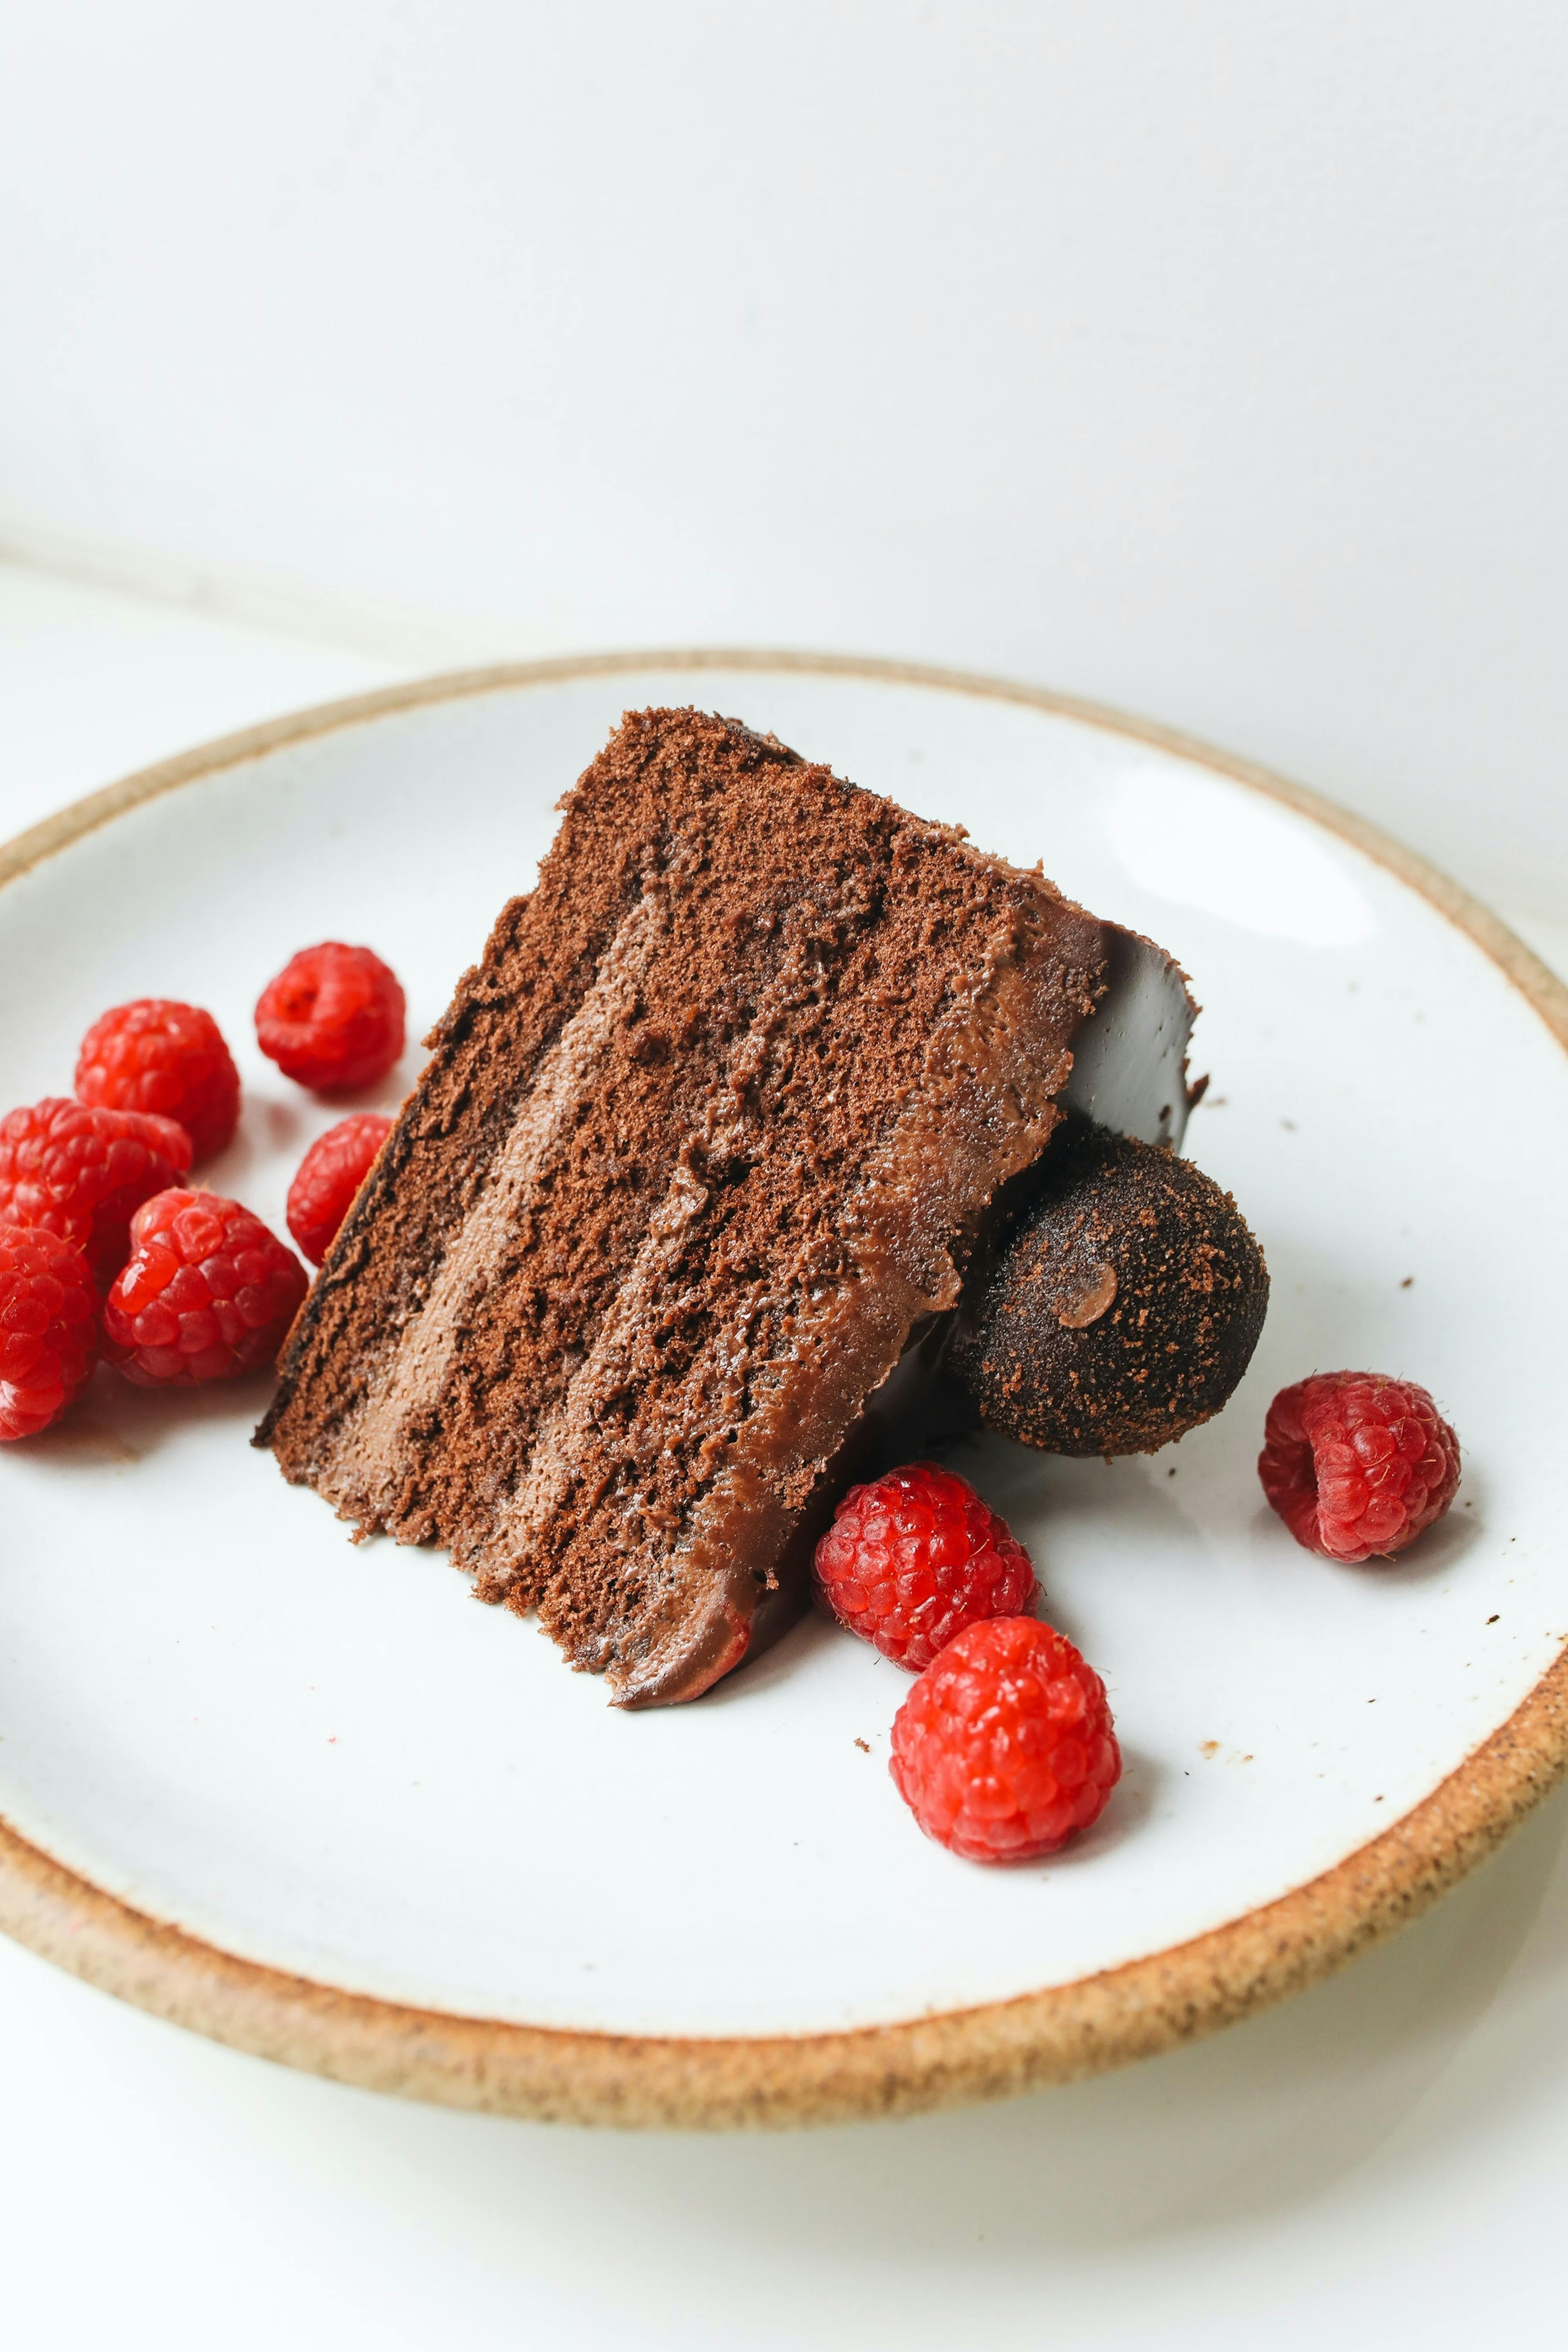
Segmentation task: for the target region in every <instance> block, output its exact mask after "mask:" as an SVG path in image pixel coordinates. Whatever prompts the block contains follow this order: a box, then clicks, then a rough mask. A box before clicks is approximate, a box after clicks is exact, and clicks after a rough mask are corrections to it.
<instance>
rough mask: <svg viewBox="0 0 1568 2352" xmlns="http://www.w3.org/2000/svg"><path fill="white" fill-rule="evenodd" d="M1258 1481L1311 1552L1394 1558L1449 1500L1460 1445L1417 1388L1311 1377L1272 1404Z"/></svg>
mask: <svg viewBox="0 0 1568 2352" xmlns="http://www.w3.org/2000/svg"><path fill="white" fill-rule="evenodd" d="M1258 1476H1259V1478H1261V1479H1262V1481H1263V1491H1264V1493H1265V1494H1266V1495H1267V1496H1268V1500H1269V1502H1270V1504H1271V1505H1272V1506H1273V1507H1274V1509H1275V1510H1277V1511H1278V1512H1279V1516H1280V1517H1281V1518H1282V1519H1283V1520H1284V1522H1285V1524H1286V1526H1287V1527H1288V1528H1289V1530H1290V1532H1291V1534H1292V1535H1293V1536H1294V1537H1295V1538H1296V1541H1297V1542H1298V1543H1299V1544H1305V1546H1306V1548H1307V1549H1308V1550H1309V1551H1319V1552H1322V1553H1324V1554H1325V1555H1326V1556H1327V1557H1328V1558H1329V1559H1342V1560H1347V1561H1354V1560H1363V1559H1393V1557H1394V1553H1395V1552H1396V1551H1403V1550H1404V1549H1405V1545H1406V1544H1410V1543H1414V1542H1415V1538H1416V1537H1417V1536H1418V1535H1420V1534H1421V1533H1422V1531H1423V1530H1424V1529H1425V1528H1429V1527H1430V1526H1431V1525H1432V1524H1433V1522H1434V1520H1436V1519H1440V1518H1441V1517H1442V1516H1443V1514H1444V1512H1445V1511H1446V1510H1447V1507H1448V1506H1449V1504H1450V1503H1451V1502H1452V1501H1453V1499H1454V1494H1455V1490H1456V1488H1457V1487H1458V1483H1459V1441H1458V1438H1457V1437H1456V1436H1455V1434H1454V1433H1453V1431H1452V1430H1451V1429H1450V1428H1449V1426H1448V1424H1447V1422H1446V1421H1445V1420H1444V1419H1443V1416H1442V1414H1441V1413H1440V1412H1438V1410H1437V1408H1436V1405H1435V1404H1434V1403H1433V1402H1432V1399H1431V1397H1430V1396H1429V1395H1428V1394H1427V1392H1426V1390H1425V1389H1423V1388H1417V1386H1416V1385H1415V1381H1391V1380H1385V1379H1384V1377H1383V1375H1382V1374H1381V1373H1379V1372H1315V1373H1314V1374H1313V1375H1312V1377H1311V1379H1310V1380H1309V1381H1297V1382H1296V1385H1295V1387H1294V1388H1289V1389H1281V1390H1280V1391H1279V1395H1278V1396H1277V1397H1276V1398H1275V1400H1274V1402H1273V1403H1272V1404H1271V1405H1270V1406H1269V1408H1268V1419H1267V1421H1266V1422H1265V1423H1264V1426H1263V1451H1262V1453H1261V1454H1259V1455H1258Z"/></svg>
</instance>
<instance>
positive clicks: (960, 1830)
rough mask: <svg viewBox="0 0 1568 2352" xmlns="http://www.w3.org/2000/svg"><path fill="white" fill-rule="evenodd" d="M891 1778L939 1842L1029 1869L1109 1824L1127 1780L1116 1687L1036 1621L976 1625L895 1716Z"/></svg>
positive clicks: (976, 1857) (980, 1858) (978, 1858)
mask: <svg viewBox="0 0 1568 2352" xmlns="http://www.w3.org/2000/svg"><path fill="white" fill-rule="evenodd" d="M888 1769H889V1771H890V1772H891V1774H892V1776H893V1779H894V1780H895V1781H896V1782H897V1783H898V1789H899V1794H900V1797H902V1799H903V1800H904V1802H905V1803H906V1804H907V1805H908V1806H909V1807H910V1811H912V1812H913V1814H914V1817H915V1819H916V1821H918V1822H919V1823H920V1825H921V1829H922V1830H924V1832H925V1833H926V1835H927V1837H932V1838H935V1840H936V1842H937V1843H938V1844H939V1845H945V1846H947V1847H949V1848H950V1849H951V1850H952V1853H961V1854H963V1855H964V1856H965V1857H966V1858H967V1859H968V1860H969V1861H971V1862H1029V1861H1032V1860H1033V1859H1034V1857H1035V1856H1036V1855H1037V1854H1042V1853H1053V1852H1054V1851H1055V1849H1056V1848H1057V1847H1058V1846H1059V1845H1062V1844H1065V1843H1066V1842H1067V1840H1068V1838H1069V1837H1073V1836H1075V1835H1076V1834H1077V1832H1079V1830H1086V1829H1088V1827H1089V1823H1090V1822H1095V1821H1098V1820H1099V1818H1100V1813H1101V1812H1102V1811H1103V1810H1104V1806H1105V1801H1106V1799H1107V1798H1108V1797H1109V1796H1110V1791H1111V1790H1112V1789H1114V1788H1115V1786H1116V1783H1117V1781H1118V1780H1120V1779H1121V1750H1120V1749H1119V1748H1118V1747H1117V1745H1116V1734H1115V1732H1114V1731H1113V1730H1112V1728H1111V1722H1110V1707H1109V1706H1107V1704H1106V1697H1105V1685H1104V1684H1103V1683H1102V1682H1101V1681H1100V1676H1099V1675H1097V1674H1096V1673H1095V1671H1094V1668H1093V1667H1092V1666H1090V1665H1089V1664H1087V1663H1086V1662H1085V1660H1084V1659H1083V1658H1081V1657H1080V1656H1079V1653H1078V1652H1077V1651H1076V1650H1075V1649H1074V1648H1073V1645H1072V1643H1070V1642H1068V1641H1064V1639H1063V1638H1062V1636H1061V1634H1059V1633H1057V1632H1056V1630H1055V1629H1054V1627H1052V1626H1049V1625H1042V1624H1041V1623H1040V1622H1039V1620H1038V1618H1036V1617H993V1618H991V1619H989V1620H987V1621H986V1622H984V1623H982V1624H978V1625H967V1626H965V1628H964V1630H963V1633H960V1635H959V1636H958V1638H957V1640H956V1641H954V1642H950V1643H948V1645H947V1647H946V1649H945V1650H943V1652H942V1655H941V1656H940V1657H939V1658H938V1659H937V1661H936V1663H935V1664H934V1665H930V1666H928V1667H927V1668H926V1670H925V1672H924V1674H923V1675H921V1678H920V1680H919V1682H918V1683H916V1685H915V1686H914V1688H913V1690H912V1691H910V1695H909V1696H908V1698H907V1699H905V1701H904V1703H903V1705H902V1706H901V1707H900V1709H899V1711H898V1714H897V1715H896V1716H895V1717H893V1752H892V1755H891V1757H890V1758H889V1763H888Z"/></svg>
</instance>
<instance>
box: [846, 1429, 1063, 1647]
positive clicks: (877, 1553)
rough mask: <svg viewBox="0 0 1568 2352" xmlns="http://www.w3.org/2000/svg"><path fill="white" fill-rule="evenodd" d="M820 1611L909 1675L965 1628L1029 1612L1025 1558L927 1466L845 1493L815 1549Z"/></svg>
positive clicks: (970, 1496) (943, 1474)
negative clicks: (824, 1606)
mask: <svg viewBox="0 0 1568 2352" xmlns="http://www.w3.org/2000/svg"><path fill="white" fill-rule="evenodd" d="M816 1576H817V1581H818V1583H819V1584H820V1585H821V1587H822V1590H823V1592H824V1594H825V1596H826V1601H827V1603H828V1606H829V1607H830V1608H831V1609H832V1611H833V1612H834V1615H835V1616H836V1617H837V1619H838V1620H839V1622H840V1623H841V1624H845V1625H847V1626H848V1628H849V1630H850V1632H851V1633H861V1634H864V1636H865V1638H866V1640H867V1641H868V1642H874V1643H876V1645H877V1647H878V1649H879V1650H880V1651H881V1653H882V1655H883V1656H884V1657H885V1658H891V1659H892V1660H893V1662H894V1664H896V1665H900V1666H908V1668H909V1669H910V1673H911V1674H919V1672H920V1670H921V1667H922V1666H929V1665H930V1664H931V1660H932V1659H933V1658H934V1657H935V1656H936V1654H937V1653H938V1651H939V1650H942V1649H944V1648H945V1647H946V1645H947V1643H949V1642H951V1641H952V1637H953V1635H954V1634H955V1633H961V1632H962V1631H963V1627H964V1626H965V1625H973V1624H977V1623H979V1622H980V1621H981V1620H982V1619H983V1618H986V1617H1016V1616H1019V1615H1021V1614H1022V1613H1023V1612H1025V1611H1026V1610H1029V1609H1032V1608H1033V1607H1034V1605H1035V1598H1036V1593H1037V1586H1036V1583H1035V1571H1034V1570H1033V1569H1032V1568H1031V1567H1030V1565H1029V1556H1028V1554H1027V1553H1026V1551H1025V1549H1023V1546H1022V1545H1021V1544H1019V1543H1018V1542H1017V1541H1016V1538H1014V1537H1013V1536H1012V1534H1011V1533H1010V1532H1009V1530H1008V1528H1007V1523H1006V1521H1005V1519H999V1518H998V1517H996V1514H995V1512H994V1511H993V1510H990V1509H988V1508H987V1507H986V1506H985V1504H984V1503H983V1502H982V1501H981V1499H980V1497H979V1496H978V1495H977V1494H976V1493H975V1491H974V1489H973V1486H970V1484H969V1482H968V1481H967V1479H964V1478H960V1477H958V1476H956V1475H954V1473H953V1472H952V1471H951V1470H939V1469H938V1467H937V1465H936V1464H935V1463H934V1462H915V1463H911V1464H910V1466H909V1467H908V1468H907V1469H903V1470H890V1471H889V1473H888V1475H887V1476H886V1477H884V1478H879V1479H878V1480H877V1481H876V1483H875V1485H873V1486H851V1488H850V1489H849V1492H848V1493H847V1495H846V1496H845V1497H844V1500H843V1501H842V1502H841V1503H840V1504H839V1506H838V1509H837V1514H836V1516H835V1517H834V1521H833V1525H832V1526H831V1527H830V1528H828V1530H827V1533H826V1535H825V1536H824V1537H823V1538H822V1541H821V1542H820V1543H819V1544H818V1545H817V1547H816Z"/></svg>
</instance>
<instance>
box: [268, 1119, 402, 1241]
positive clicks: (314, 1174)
mask: <svg viewBox="0 0 1568 2352" xmlns="http://www.w3.org/2000/svg"><path fill="white" fill-rule="evenodd" d="M391 1132H392V1121H391V1120H390V1119H389V1118H382V1116H381V1114H380V1112H379V1111H374V1110H363V1111H358V1112H356V1113H355V1115H354V1117H353V1118H341V1119H339V1121H338V1123H337V1125H336V1127H329V1128H328V1129H327V1131H326V1133H325V1135H319V1136H318V1137H317V1138H316V1140H315V1141H314V1143H312V1144H311V1146H310V1150H309V1151H307V1152H306V1154H305V1157H304V1158H303V1160H300V1165H299V1168H298V1170H297V1171H296V1173H295V1177H294V1181H293V1182H292V1183H291V1184H290V1185H289V1232H290V1233H291V1234H293V1236H294V1239H295V1240H296V1241H297V1242H298V1243H299V1244H300V1248H301V1250H303V1252H304V1254H305V1255H306V1256H307V1257H308V1258H309V1259H310V1264H311V1265H321V1260H322V1259H323V1258H324V1257H325V1256H326V1255H327V1252H328V1251H329V1250H330V1249H331V1245H332V1244H333V1243H334V1242H335V1241H336V1239H337V1237H338V1227H339V1226H340V1225H341V1224H342V1221H343V1219H344V1218H345V1217H346V1216H347V1215H348V1213H349V1203H350V1202H351V1201H352V1200H353V1196H354V1194H355V1193H356V1192H358V1191H359V1188H360V1186H361V1185H362V1184H363V1182H364V1180H365V1177H366V1176H367V1175H368V1173H369V1172H370V1163H371V1161H372V1160H374V1158H375V1155H376V1153H377V1152H378V1151H379V1150H381V1147H382V1145H383V1143H384V1141H385V1139H386V1138H387V1136H388V1135H389V1134H390V1133H391Z"/></svg>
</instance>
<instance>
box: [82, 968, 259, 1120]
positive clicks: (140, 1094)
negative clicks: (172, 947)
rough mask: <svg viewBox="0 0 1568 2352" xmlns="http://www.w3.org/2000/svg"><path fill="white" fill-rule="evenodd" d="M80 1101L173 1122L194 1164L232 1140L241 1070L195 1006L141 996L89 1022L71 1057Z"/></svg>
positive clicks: (217, 1031) (210, 1022) (216, 1030)
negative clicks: (150, 1113) (145, 1112)
mask: <svg viewBox="0 0 1568 2352" xmlns="http://www.w3.org/2000/svg"><path fill="white" fill-rule="evenodd" d="M76 1094H77V1100H78V1102H84V1103H97V1104H100V1105H101V1106H102V1107H103V1108H106V1109H109V1110H152V1111H158V1112H161V1113H162V1115H163V1118H176V1119H178V1120H179V1122H180V1125H181V1126H182V1127H183V1128H184V1130H185V1133H186V1134H187V1135H188V1136H189V1137H190V1139H191V1150H192V1152H193V1154H194V1155H195V1158H196V1159H197V1160H210V1159H211V1158H212V1156H213V1154H214V1152H215V1151H221V1150H223V1148H224V1146H225V1144H226V1143H229V1142H231V1141H232V1140H233V1137H234V1130H235V1128H236V1126H237V1123H238V1119H239V1072H238V1071H237V1069H236V1068H235V1066H234V1057H233V1055H231V1054H230V1052H229V1050H228V1047H227V1046H226V1045H225V1044H224V1042H223V1032H222V1031H221V1030H220V1029H219V1027H218V1025H217V1023H216V1021H215V1020H214V1019H213V1017H212V1014H211V1013H204V1012H203V1011H202V1009H201V1006H200V1005H199V1004H175V1003H172V1002H171V1001H170V1000H168V999H167V998H165V997H161V996H142V997H139V998H138V999H137V1001H136V1003H134V1004H118V1005H116V1006H115V1008H114V1011H113V1012H112V1013H105V1014H104V1016H103V1018H102V1020H101V1021H95V1022H94V1023H93V1024H92V1027H91V1028H90V1029H89V1031H88V1033H87V1035H86V1036H85V1037H84V1038H83V1039H82V1041H81V1052H80V1053H79V1055H78V1056H77V1065H76Z"/></svg>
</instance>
